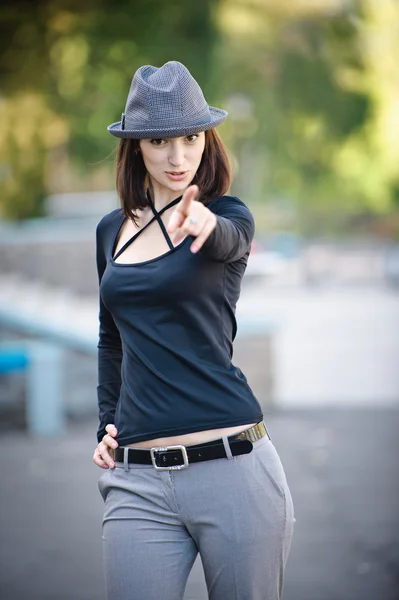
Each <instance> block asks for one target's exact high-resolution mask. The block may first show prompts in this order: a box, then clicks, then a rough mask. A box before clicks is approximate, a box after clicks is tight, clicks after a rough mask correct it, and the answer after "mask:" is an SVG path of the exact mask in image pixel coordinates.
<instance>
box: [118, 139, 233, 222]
mask: <svg viewBox="0 0 399 600" xmlns="http://www.w3.org/2000/svg"><path fill="white" fill-rule="evenodd" d="M139 150H140V144H139V140H135V139H129V138H122V139H121V140H120V142H119V145H118V148H117V153H116V190H117V192H118V195H119V198H120V199H121V203H122V210H123V213H124V215H125V216H126V217H130V218H131V219H133V221H134V222H136V221H135V211H136V210H138V209H143V208H145V207H146V206H148V200H147V197H146V189H147V187H148V186H149V181H148V175H147V169H146V168H145V165H144V162H143V158H142V156H141V152H139ZM191 183H192V184H194V183H195V184H196V185H198V187H199V190H200V198H199V200H200V201H201V202H202V203H203V204H205V205H206V204H208V203H209V202H211V201H212V200H214V199H215V198H219V197H220V196H223V195H224V194H225V193H226V192H227V191H228V189H229V188H230V183H231V164H230V161H229V157H228V153H227V149H226V146H225V145H224V143H223V142H222V140H221V138H220V136H219V134H218V133H217V131H216V130H215V129H209V130H208V131H205V147H204V152H203V154H202V159H201V163H200V166H199V167H198V170H197V173H196V174H195V177H194V179H193V180H192V182H191Z"/></svg>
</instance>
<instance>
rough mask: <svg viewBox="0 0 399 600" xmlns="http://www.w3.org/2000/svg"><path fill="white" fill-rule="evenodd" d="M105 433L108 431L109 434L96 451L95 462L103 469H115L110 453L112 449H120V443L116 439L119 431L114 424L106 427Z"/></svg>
mask: <svg viewBox="0 0 399 600" xmlns="http://www.w3.org/2000/svg"><path fill="white" fill-rule="evenodd" d="M105 431H107V433H106V434H105V435H104V437H103V439H102V441H101V442H100V443H99V444H98V446H97V448H96V449H95V450H94V454H93V461H94V462H95V463H96V465H97V466H99V467H102V468H103V469H108V467H111V469H113V468H114V467H115V463H114V461H113V457H112V456H111V454H110V452H109V451H110V450H111V452H112V449H114V448H117V447H118V442H117V441H116V440H115V439H114V438H115V437H116V436H117V434H118V431H117V429H116V427H115V425H112V424H108V425H107V426H106V427H105Z"/></svg>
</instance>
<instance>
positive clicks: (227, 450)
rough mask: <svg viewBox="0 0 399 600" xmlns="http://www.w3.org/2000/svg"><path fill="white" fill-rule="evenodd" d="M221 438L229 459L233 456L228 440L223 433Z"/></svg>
mask: <svg viewBox="0 0 399 600" xmlns="http://www.w3.org/2000/svg"><path fill="white" fill-rule="evenodd" d="M222 440H223V446H224V449H225V451H226V455H227V458H228V459H229V460H231V459H232V458H233V455H232V453H231V448H230V444H229V440H228V439H227V435H224V436H223V437H222Z"/></svg>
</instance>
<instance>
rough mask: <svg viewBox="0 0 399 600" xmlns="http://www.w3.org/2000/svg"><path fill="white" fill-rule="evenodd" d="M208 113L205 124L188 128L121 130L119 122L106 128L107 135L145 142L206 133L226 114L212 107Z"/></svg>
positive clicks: (222, 119)
mask: <svg viewBox="0 0 399 600" xmlns="http://www.w3.org/2000/svg"><path fill="white" fill-rule="evenodd" d="M209 112H210V113H211V116H212V119H211V120H210V121H208V122H207V123H203V124H201V125H194V126H191V127H190V126H188V125H185V126H184V127H171V128H161V129H159V128H158V129H135V130H129V129H121V123H122V122H121V121H118V122H117V123H112V125H109V126H108V127H107V130H108V131H109V133H110V134H111V135H113V136H115V137H118V138H131V139H136V140H145V139H151V138H156V139H160V138H166V137H183V136H186V135H190V134H194V133H199V132H200V131H207V130H208V129H213V127H217V126H218V125H220V124H221V123H223V121H224V120H225V118H226V117H227V115H228V113H227V111H225V110H222V109H221V108H215V107H214V106H210V107H209Z"/></svg>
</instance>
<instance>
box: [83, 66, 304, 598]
mask: <svg viewBox="0 0 399 600" xmlns="http://www.w3.org/2000/svg"><path fill="white" fill-rule="evenodd" d="M226 116H227V113H226V112H225V111H223V110H221V109H217V108H214V107H210V106H209V105H208V104H207V102H206V100H205V98H204V96H203V94H202V91H201V89H200V87H199V86H198V84H197V82H196V81H195V80H194V79H193V77H192V76H191V74H190V73H189V71H188V70H187V69H186V68H185V67H184V65H182V64H181V63H179V62H174V61H173V62H168V63H166V64H165V65H164V66H163V67H161V68H159V69H158V68H155V67H152V66H144V67H141V68H140V69H138V71H137V72H136V73H135V75H134V78H133V81H132V85H131V88H130V92H129V96H128V99H127V103H126V109H125V113H123V114H122V120H121V121H120V122H118V123H114V124H113V125H110V126H109V127H108V130H109V132H110V133H111V134H112V135H114V136H116V137H119V138H121V141H120V144H119V148H118V154H117V191H118V193H119V196H120V198H121V200H122V209H117V210H114V211H112V212H111V213H109V214H107V215H106V216H105V217H103V219H102V220H101V221H100V223H99V224H98V227H97V264H98V274H99V281H100V314H99V317H100V333H99V344H98V359H99V362H98V367H99V368H98V375H99V385H98V402H99V418H100V424H99V429H98V436H97V438H98V446H97V448H96V450H95V452H94V457H93V460H94V462H95V463H96V464H97V465H98V466H100V467H102V468H104V469H105V470H106V471H105V473H103V474H102V475H101V477H100V479H99V490H100V492H101V495H102V497H103V499H104V502H105V512H104V519H103V549H104V568H105V578H106V586H107V593H108V598H109V599H112V600H160V599H161V600H179V599H182V598H183V595H184V589H185V585H186V582H187V578H188V575H189V572H190V570H191V567H192V565H193V563H194V560H195V557H196V555H197V553H198V552H199V553H200V555H201V559H202V563H203V567H204V572H205V578H206V583H207V587H208V594H209V598H210V599H211V600H227V599H228V600H234V599H237V600H244V599H246V600H261V599H262V600H266V599H267V600H274V599H277V598H280V597H281V593H282V587H283V573H284V568H285V564H286V560H287V556H288V552H289V548H290V544H291V538H292V533H293V523H294V521H295V519H294V514H293V504H292V498H291V494H290V490H289V487H288V484H287V480H286V477H285V473H284V470H283V467H282V464H281V461H280V459H279V456H278V454H277V451H276V449H275V448H274V446H273V443H272V441H271V439H270V436H269V434H268V432H267V430H266V427H265V424H264V423H263V420H262V419H263V415H262V411H261V407H260V405H259V402H258V401H257V399H256V398H255V397H254V395H253V393H252V391H251V388H250V386H249V385H248V383H247V380H246V378H245V375H244V374H243V373H242V372H241V371H240V369H239V368H237V367H236V366H234V365H233V363H232V361H231V357H232V342H233V339H234V336H235V333H236V321H235V317H234V313H235V306H236V302H237V300H238V298H239V293H240V285H241V280H242V276H243V274H244V271H245V268H246V264H247V259H248V255H249V252H250V246H251V242H252V239H253V235H254V222H253V217H252V215H251V213H250V211H249V209H248V208H247V207H246V205H245V204H244V203H243V202H242V201H241V200H239V199H238V198H235V197H232V196H227V195H225V194H226V191H227V190H228V188H229V183H230V170H229V165H228V160H227V155H226V151H225V149H224V146H223V144H222V142H221V140H220V138H219V136H218V134H217V133H216V131H215V127H216V126H217V125H219V124H220V123H221V122H222V121H224V119H225V118H226Z"/></svg>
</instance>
